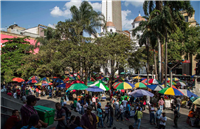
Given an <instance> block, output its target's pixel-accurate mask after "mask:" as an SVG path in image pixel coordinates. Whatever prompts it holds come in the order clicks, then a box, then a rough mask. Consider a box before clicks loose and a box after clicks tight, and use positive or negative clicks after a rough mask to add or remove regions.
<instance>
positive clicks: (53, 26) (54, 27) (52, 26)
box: [48, 24, 56, 29]
mask: <svg viewBox="0 0 200 129" xmlns="http://www.w3.org/2000/svg"><path fill="white" fill-rule="evenodd" d="M48 27H51V28H53V29H56V26H55V25H52V24H48Z"/></svg>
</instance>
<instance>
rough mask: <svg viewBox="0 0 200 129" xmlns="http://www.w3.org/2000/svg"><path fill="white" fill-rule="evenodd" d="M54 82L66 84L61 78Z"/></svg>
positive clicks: (55, 79)
mask: <svg viewBox="0 0 200 129" xmlns="http://www.w3.org/2000/svg"><path fill="white" fill-rule="evenodd" d="M53 82H55V83H64V81H63V80H62V79H60V78H54V79H53Z"/></svg>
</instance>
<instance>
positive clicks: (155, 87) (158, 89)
mask: <svg viewBox="0 0 200 129" xmlns="http://www.w3.org/2000/svg"><path fill="white" fill-rule="evenodd" d="M147 87H148V88H149V89H151V90H153V91H160V90H162V89H163V88H164V87H163V86H161V85H147Z"/></svg>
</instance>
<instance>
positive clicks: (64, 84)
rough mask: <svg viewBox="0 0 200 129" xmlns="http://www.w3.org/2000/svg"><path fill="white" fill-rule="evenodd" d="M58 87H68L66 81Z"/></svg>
mask: <svg viewBox="0 0 200 129" xmlns="http://www.w3.org/2000/svg"><path fill="white" fill-rule="evenodd" d="M56 87H63V88H65V87H66V83H63V84H60V85H58V86H56Z"/></svg>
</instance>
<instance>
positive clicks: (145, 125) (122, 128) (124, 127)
mask: <svg viewBox="0 0 200 129" xmlns="http://www.w3.org/2000/svg"><path fill="white" fill-rule="evenodd" d="M41 100H43V101H44V102H45V100H47V97H41ZM49 100H50V101H53V102H55V103H56V102H60V97H58V98H53V99H48V101H49ZM70 103H71V101H68V102H67V104H68V108H69V109H70V106H69V105H70ZM106 103H107V101H102V102H101V105H102V109H104V107H105V105H106ZM52 104H53V103H52ZM52 106H53V105H52ZM54 108H55V107H54ZM71 112H72V115H75V116H80V117H81V115H80V114H79V113H78V112H75V111H71ZM93 112H94V111H93ZM164 112H165V113H166V116H167V124H166V128H165V129H175V128H174V127H173V125H174V122H173V117H174V113H173V111H171V110H169V109H165V110H164ZM188 113H189V109H186V108H181V109H180V114H181V116H180V118H179V120H178V128H179V129H197V128H194V127H191V126H189V125H188V124H187V123H186V119H187V116H188ZM149 120H150V116H149V111H148V109H146V110H145V111H144V112H143V118H142V121H141V126H140V129H156V128H155V125H151V124H150V123H149ZM133 124H134V119H133V118H130V119H129V121H126V120H125V119H124V121H117V120H116V118H114V120H113V126H112V128H113V127H116V128H117V129H128V127H129V125H133ZM55 125H56V123H54V125H52V126H50V127H49V129H54V128H55ZM104 125H105V127H106V128H105V129H111V128H108V124H107V123H105V122H104Z"/></svg>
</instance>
